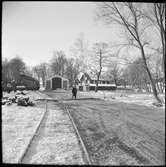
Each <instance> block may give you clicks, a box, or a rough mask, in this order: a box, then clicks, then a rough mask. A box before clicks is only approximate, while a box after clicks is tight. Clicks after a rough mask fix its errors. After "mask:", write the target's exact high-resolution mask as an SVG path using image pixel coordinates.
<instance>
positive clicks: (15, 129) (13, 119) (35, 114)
mask: <svg viewBox="0 0 166 167" xmlns="http://www.w3.org/2000/svg"><path fill="white" fill-rule="evenodd" d="M14 95H15V93H14V92H11V93H10V94H8V93H4V92H3V97H11V96H14ZM27 96H29V97H30V99H31V100H35V99H37V98H41V96H39V94H38V93H37V92H33V91H28V92H27ZM44 111H45V108H38V107H37V106H34V107H30V106H29V107H24V106H17V104H16V103H12V104H11V105H10V106H7V105H2V147H3V162H6V163H17V162H18V160H19V158H20V157H21V156H22V154H23V152H24V150H25V148H26V147H27V145H28V143H29V141H30V139H31V137H32V136H33V134H34V132H35V130H36V128H37V126H38V123H39V122H40V119H41V117H42V115H43V113H44Z"/></svg>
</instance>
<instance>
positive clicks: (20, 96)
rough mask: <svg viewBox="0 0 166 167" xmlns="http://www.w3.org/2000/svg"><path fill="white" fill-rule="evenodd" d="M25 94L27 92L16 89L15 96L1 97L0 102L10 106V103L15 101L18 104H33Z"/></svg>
mask: <svg viewBox="0 0 166 167" xmlns="http://www.w3.org/2000/svg"><path fill="white" fill-rule="evenodd" d="M26 94H27V92H23V91H17V92H16V94H15V96H11V97H3V98H2V101H1V104H2V105H5V104H6V105H7V106H10V105H12V103H17V105H18V106H34V105H35V104H34V103H33V102H32V101H31V100H30V98H29V97H28V96H25V95H26Z"/></svg>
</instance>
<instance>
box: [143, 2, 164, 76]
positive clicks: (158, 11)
mask: <svg viewBox="0 0 166 167" xmlns="http://www.w3.org/2000/svg"><path fill="white" fill-rule="evenodd" d="M148 7H149V9H150V11H149V13H148V12H146V11H145V12H144V15H145V17H147V18H148V19H149V20H150V21H151V22H152V23H153V25H154V26H156V27H157V30H158V31H159V33H160V38H161V44H162V54H163V63H162V67H163V71H164V77H165V4H164V3H153V4H150V5H149V4H148Z"/></svg>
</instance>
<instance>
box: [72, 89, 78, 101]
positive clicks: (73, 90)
mask: <svg viewBox="0 0 166 167" xmlns="http://www.w3.org/2000/svg"><path fill="white" fill-rule="evenodd" d="M73 97H75V99H76V97H77V88H76V86H74V87H73V89H72V99H73Z"/></svg>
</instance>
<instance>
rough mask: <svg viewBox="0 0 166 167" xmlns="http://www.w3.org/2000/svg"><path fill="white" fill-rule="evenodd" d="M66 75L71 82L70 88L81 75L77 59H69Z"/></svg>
mask: <svg viewBox="0 0 166 167" xmlns="http://www.w3.org/2000/svg"><path fill="white" fill-rule="evenodd" d="M65 74H66V76H67V78H68V80H69V84H70V86H72V85H73V84H75V83H76V81H77V79H78V74H79V64H78V63H77V61H76V60H75V59H73V58H69V59H67V63H66V71H65Z"/></svg>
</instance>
